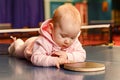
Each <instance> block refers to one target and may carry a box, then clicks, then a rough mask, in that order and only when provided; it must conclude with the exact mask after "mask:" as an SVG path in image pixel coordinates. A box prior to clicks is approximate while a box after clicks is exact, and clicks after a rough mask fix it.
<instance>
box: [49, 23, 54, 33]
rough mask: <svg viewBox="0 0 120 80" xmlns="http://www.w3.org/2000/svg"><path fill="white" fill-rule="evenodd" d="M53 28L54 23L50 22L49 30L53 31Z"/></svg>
mask: <svg viewBox="0 0 120 80" xmlns="http://www.w3.org/2000/svg"><path fill="white" fill-rule="evenodd" d="M52 30H53V23H49V28H48V32H49V33H52Z"/></svg>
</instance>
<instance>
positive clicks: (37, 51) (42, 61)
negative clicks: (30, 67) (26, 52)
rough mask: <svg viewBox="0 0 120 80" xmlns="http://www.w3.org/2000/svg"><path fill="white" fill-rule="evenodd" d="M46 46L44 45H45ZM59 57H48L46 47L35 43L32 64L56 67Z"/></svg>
mask: <svg viewBox="0 0 120 80" xmlns="http://www.w3.org/2000/svg"><path fill="white" fill-rule="evenodd" d="M43 44H44V43H43ZM57 59H58V58H57V57H52V56H50V55H48V53H47V51H46V48H45V46H43V45H42V46H41V45H40V44H37V43H35V44H34V48H33V54H32V56H31V62H32V63H33V64H34V65H36V66H55V65H56V61H57Z"/></svg>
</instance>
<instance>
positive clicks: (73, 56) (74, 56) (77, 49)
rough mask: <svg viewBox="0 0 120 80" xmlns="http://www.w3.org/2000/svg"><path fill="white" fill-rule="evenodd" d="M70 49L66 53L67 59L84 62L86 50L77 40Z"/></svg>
mask: <svg viewBox="0 0 120 80" xmlns="http://www.w3.org/2000/svg"><path fill="white" fill-rule="evenodd" d="M70 49H71V50H70V52H68V53H67V56H68V60H70V61H74V62H84V61H85V60H86V51H85V50H84V49H83V47H82V45H81V43H80V42H79V41H78V40H76V41H75V43H74V44H73V45H72V46H71V48H70Z"/></svg>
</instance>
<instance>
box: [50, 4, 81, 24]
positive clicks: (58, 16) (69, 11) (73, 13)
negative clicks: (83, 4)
mask: <svg viewBox="0 0 120 80" xmlns="http://www.w3.org/2000/svg"><path fill="white" fill-rule="evenodd" d="M66 16H70V18H71V19H72V20H73V21H74V22H75V23H80V24H81V17H80V13H79V11H78V10H77V9H76V8H75V7H74V6H73V5H72V4H70V3H65V4H63V5H61V6H59V7H58V8H57V9H56V10H55V11H54V15H53V18H52V19H53V21H54V22H55V23H56V22H59V21H60V20H62V19H63V18H64V17H66Z"/></svg>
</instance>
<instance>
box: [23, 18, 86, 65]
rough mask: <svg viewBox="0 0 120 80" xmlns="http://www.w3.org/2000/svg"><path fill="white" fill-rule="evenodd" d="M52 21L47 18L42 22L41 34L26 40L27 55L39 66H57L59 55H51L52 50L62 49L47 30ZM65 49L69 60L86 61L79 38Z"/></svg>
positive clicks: (25, 51)
mask: <svg viewBox="0 0 120 80" xmlns="http://www.w3.org/2000/svg"><path fill="white" fill-rule="evenodd" d="M50 21H51V19H49V20H46V21H45V22H44V23H43V24H42V26H41V28H40V36H38V37H37V38H33V39H32V41H31V40H28V41H26V42H25V43H26V44H27V45H26V48H25V50H24V53H25V57H26V58H27V59H29V60H30V61H31V62H32V63H33V64H34V65H37V66H55V63H56V61H57V60H56V58H57V57H53V56H51V55H52V52H53V51H59V50H61V47H59V46H58V45H57V44H56V43H55V42H54V41H53V40H52V37H51V35H50V34H49V33H48V32H47V31H46V29H47V28H48V27H49V26H48V23H49V22H50ZM64 51H65V52H66V53H67V56H68V60H72V61H75V62H84V61H85V59H86V52H85V50H84V49H83V48H82V45H81V43H80V42H79V40H78V39H76V40H75V42H74V43H73V44H72V45H71V46H70V47H69V48H66V49H64Z"/></svg>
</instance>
